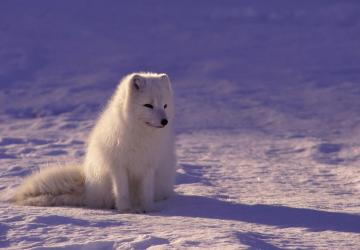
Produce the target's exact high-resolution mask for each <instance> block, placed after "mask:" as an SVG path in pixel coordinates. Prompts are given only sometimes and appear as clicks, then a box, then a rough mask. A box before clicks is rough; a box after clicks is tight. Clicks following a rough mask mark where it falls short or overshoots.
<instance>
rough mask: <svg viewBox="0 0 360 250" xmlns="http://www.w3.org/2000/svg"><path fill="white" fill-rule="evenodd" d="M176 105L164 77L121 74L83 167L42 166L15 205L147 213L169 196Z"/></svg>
mask: <svg viewBox="0 0 360 250" xmlns="http://www.w3.org/2000/svg"><path fill="white" fill-rule="evenodd" d="M173 119H174V103H173V94H172V88H171V83H170V80H169V77H168V76H167V75H166V74H157V73H133V74H130V75H127V76H125V77H124V78H123V79H122V80H121V81H120V84H119V86H118V88H117V90H116V91H115V94H114V95H113V97H112V98H111V100H110V101H109V103H108V105H107V107H106V108H105V110H104V111H103V113H102V114H101V115H100V118H99V119H98V121H97V123H96V125H95V127H94V128H93V130H92V132H91V134H90V137H89V141H88V146H87V151H86V155H85V160H84V163H83V165H82V166H76V165H67V166H63V167H51V168H45V169H44V170H41V171H40V172H38V173H36V174H33V175H32V176H30V177H28V178H27V179H26V180H25V182H24V183H23V184H22V185H20V187H19V188H18V189H17V191H16V193H15V196H14V198H13V201H14V202H15V203H17V204H22V205H34V206H64V205H68V206H88V207H92V208H116V209H117V210H118V211H120V212H131V211H135V212H146V211H151V210H152V209H153V206H154V201H157V200H162V199H166V198H167V197H169V196H171V195H172V194H173V189H174V181H175V165H176V157H175V146H174V134H173Z"/></svg>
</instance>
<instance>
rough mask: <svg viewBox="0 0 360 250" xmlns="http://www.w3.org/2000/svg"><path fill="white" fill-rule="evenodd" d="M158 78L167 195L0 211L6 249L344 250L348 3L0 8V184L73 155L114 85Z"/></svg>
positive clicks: (353, 96)
mask: <svg viewBox="0 0 360 250" xmlns="http://www.w3.org/2000/svg"><path fill="white" fill-rule="evenodd" d="M139 70H142V71H143V70H145V71H155V72H166V73H168V74H169V75H170V77H171V79H172V81H173V87H174V89H175V95H176V109H177V123H176V131H177V153H178V168H179V169H178V175H177V185H176V191H177V195H176V196H175V197H173V198H171V199H170V200H167V201H164V202H161V203H159V204H157V211H156V212H154V213H149V214H119V213H117V212H116V211H111V210H91V209H85V208H62V207H56V208H38V207H21V206H14V205H11V204H8V203H6V202H4V201H2V202H0V208H1V209H0V247H4V248H9V249H28V248H35V249H49V248H56V249H116V248H118V249H146V248H150V249H187V248H203V249H284V248H285V249H314V248H315V249H358V248H359V246H360V195H359V194H360V3H359V2H358V1H285V0H284V1H280V0H279V1H265V0H264V1H235V0H234V1H203V0H201V1H200V0H199V1H190V0H185V1H177V2H175V1H165V0H160V1H146V2H145V1H142V2H140V1H131V3H130V1H129V3H124V2H123V1H85V0H77V1H46V0H42V1H40V0H34V1H10V0H4V1H0V190H1V194H2V197H3V199H2V200H4V199H5V198H6V197H7V196H8V195H9V194H11V190H12V188H14V187H16V186H17V185H18V184H19V183H20V182H21V180H22V179H23V177H24V176H26V175H28V174H30V173H31V172H32V171H35V170H36V169H38V168H40V167H46V165H48V164H54V163H55V164H59V165H61V163H62V162H64V161H81V160H82V156H83V155H84V145H85V143H86V138H87V135H88V133H89V131H90V129H91V127H92V126H93V125H94V122H95V119H96V116H97V115H98V113H99V112H100V110H101V108H102V107H103V106H104V105H105V104H106V101H107V99H108V98H109V97H110V96H111V94H112V91H113V90H114V89H115V87H116V85H117V82H118V81H119V79H120V78H121V77H122V76H123V75H124V74H126V73H129V72H133V71H139Z"/></svg>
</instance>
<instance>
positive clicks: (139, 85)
mask: <svg viewBox="0 0 360 250" xmlns="http://www.w3.org/2000/svg"><path fill="white" fill-rule="evenodd" d="M131 84H132V86H133V87H134V88H135V89H136V90H142V89H143V88H144V87H145V79H144V78H142V77H141V76H140V75H138V74H135V75H133V77H132V79H131Z"/></svg>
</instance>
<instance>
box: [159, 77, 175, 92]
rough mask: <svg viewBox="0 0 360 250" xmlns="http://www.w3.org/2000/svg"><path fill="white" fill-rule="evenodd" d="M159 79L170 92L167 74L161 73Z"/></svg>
mask: <svg viewBox="0 0 360 250" xmlns="http://www.w3.org/2000/svg"><path fill="white" fill-rule="evenodd" d="M160 79H161V80H162V81H163V82H164V83H165V84H166V86H167V87H168V89H169V90H170V92H171V91H172V89H171V82H170V78H169V76H168V75H167V74H161V76H160Z"/></svg>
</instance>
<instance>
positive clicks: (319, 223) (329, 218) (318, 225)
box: [161, 195, 360, 233]
mask: <svg viewBox="0 0 360 250" xmlns="http://www.w3.org/2000/svg"><path fill="white" fill-rule="evenodd" d="M167 204H169V205H167V208H165V209H163V211H162V212H161V215H164V216H185V217H200V218H210V219H223V220H235V221H243V222H248V223H255V224H262V225H269V226H277V227H280V228H288V227H301V228H306V229H308V230H309V231H326V230H330V231H338V232H352V233H360V215H356V214H349V213H340V212H327V211H322V210H315V209H307V208H293V207H286V206H276V205H264V204H256V205H246V204H238V203H231V202H226V201H221V200H217V199H213V198H208V197H202V196H189V195H176V196H175V197H173V198H171V199H170V200H169V201H168V203H167Z"/></svg>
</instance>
